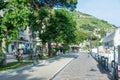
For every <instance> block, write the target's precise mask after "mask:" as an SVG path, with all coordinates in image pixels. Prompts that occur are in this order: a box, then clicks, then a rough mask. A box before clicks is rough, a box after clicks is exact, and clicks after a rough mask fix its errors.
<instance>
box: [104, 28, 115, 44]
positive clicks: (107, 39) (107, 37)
mask: <svg viewBox="0 0 120 80" xmlns="http://www.w3.org/2000/svg"><path fill="white" fill-rule="evenodd" d="M116 31H117V30H114V31H112V32H111V33H109V34H108V35H107V36H106V37H105V38H104V39H103V42H109V41H113V40H114V37H115V33H116Z"/></svg>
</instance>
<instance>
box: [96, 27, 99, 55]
mask: <svg viewBox="0 0 120 80" xmlns="http://www.w3.org/2000/svg"><path fill="white" fill-rule="evenodd" d="M96 34H97V53H98V54H99V41H98V40H99V38H98V37H99V36H98V28H97V30H96Z"/></svg>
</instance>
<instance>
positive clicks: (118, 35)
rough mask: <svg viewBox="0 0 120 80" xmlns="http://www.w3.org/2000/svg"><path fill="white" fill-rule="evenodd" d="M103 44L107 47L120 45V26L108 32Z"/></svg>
mask: <svg viewBox="0 0 120 80" xmlns="http://www.w3.org/2000/svg"><path fill="white" fill-rule="evenodd" d="M103 44H104V47H105V48H106V49H109V48H111V47H113V46H114V47H117V46H118V45H120V28H117V29H116V30H114V31H112V32H111V33H109V34H107V36H106V37H105V38H104V39H103Z"/></svg>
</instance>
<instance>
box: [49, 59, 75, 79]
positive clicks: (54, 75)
mask: <svg viewBox="0 0 120 80" xmlns="http://www.w3.org/2000/svg"><path fill="white" fill-rule="evenodd" d="M74 59H75V58H72V59H71V60H70V61H69V62H67V63H66V64H65V65H64V66H63V67H61V68H60V69H59V70H58V71H57V72H56V73H54V74H53V75H52V76H51V77H50V78H49V79H48V80H53V79H54V78H55V77H56V76H57V75H58V74H59V73H60V72H61V71H62V70H63V69H64V68H65V67H66V66H67V65H68V64H70V63H71V62H72V60H74Z"/></svg>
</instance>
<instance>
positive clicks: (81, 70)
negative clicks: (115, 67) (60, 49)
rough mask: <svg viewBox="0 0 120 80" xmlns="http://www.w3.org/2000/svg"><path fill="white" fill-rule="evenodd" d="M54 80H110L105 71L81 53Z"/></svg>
mask: <svg viewBox="0 0 120 80" xmlns="http://www.w3.org/2000/svg"><path fill="white" fill-rule="evenodd" d="M52 80H109V79H108V77H107V74H106V73H105V71H103V70H102V69H101V67H100V66H99V65H98V64H97V62H96V61H95V60H94V59H93V58H92V57H91V56H88V54H86V53H83V52H80V55H79V57H78V58H76V59H74V60H73V61H72V62H71V63H69V64H68V65H67V66H66V67H65V68H64V69H63V70H62V71H61V72H60V73H59V74H58V75H56V76H55V77H54V78H53V79H52Z"/></svg>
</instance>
